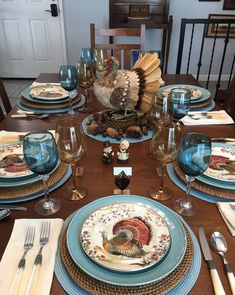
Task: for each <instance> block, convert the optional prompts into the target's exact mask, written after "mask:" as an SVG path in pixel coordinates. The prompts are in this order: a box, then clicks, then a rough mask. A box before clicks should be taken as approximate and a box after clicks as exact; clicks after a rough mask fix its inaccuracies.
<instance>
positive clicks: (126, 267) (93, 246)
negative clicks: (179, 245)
mask: <svg viewBox="0 0 235 295" xmlns="http://www.w3.org/2000/svg"><path fill="white" fill-rule="evenodd" d="M170 242H171V238H170V233H169V229H168V226H167V223H166V222H165V220H164V219H163V218H162V217H161V216H159V215H158V214H157V212H156V211H155V210H153V209H152V208H149V207H145V206H142V205H138V204H112V205H108V206H105V207H102V208H100V209H98V210H97V211H95V212H94V213H93V214H91V215H90V216H89V217H88V218H87V220H86V221H85V222H84V224H83V226H82V230H81V244H82V247H83V250H84V251H85V253H86V254H87V255H88V256H89V257H90V258H91V259H92V260H93V261H94V262H96V263H98V264H100V265H102V266H103V267H106V268H110V269H112V270H116V271H140V270H143V269H146V268H148V267H151V266H153V265H155V264H156V263H158V262H160V261H161V259H163V257H164V256H165V255H166V254H167V251H168V249H169V247H170Z"/></svg>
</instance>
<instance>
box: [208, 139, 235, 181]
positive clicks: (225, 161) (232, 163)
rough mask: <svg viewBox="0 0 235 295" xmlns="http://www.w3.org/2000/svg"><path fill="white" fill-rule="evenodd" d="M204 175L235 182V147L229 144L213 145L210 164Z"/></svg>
mask: <svg viewBox="0 0 235 295" xmlns="http://www.w3.org/2000/svg"><path fill="white" fill-rule="evenodd" d="M217 145H218V146H217ZM203 175H206V176H208V177H211V178H214V179H216V180H218V181H228V182H235V147H234V146H232V145H229V144H216V146H213V147H212V156H211V161H210V165H209V167H208V168H207V170H206V171H205V172H204V173H203Z"/></svg>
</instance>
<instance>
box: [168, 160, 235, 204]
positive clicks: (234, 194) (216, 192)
mask: <svg viewBox="0 0 235 295" xmlns="http://www.w3.org/2000/svg"><path fill="white" fill-rule="evenodd" d="M174 169H175V172H176V174H177V175H178V176H179V178H180V179H181V180H183V182H185V183H186V179H185V174H184V173H183V172H182V171H181V169H180V167H179V165H178V164H177V163H175V164H174ZM192 187H193V188H195V189H197V190H199V191H201V192H204V193H206V194H209V195H212V196H215V197H218V198H225V199H235V190H228V189H222V188H219V187H214V186H210V185H207V184H205V183H203V182H200V181H199V180H197V179H195V181H193V183H192Z"/></svg>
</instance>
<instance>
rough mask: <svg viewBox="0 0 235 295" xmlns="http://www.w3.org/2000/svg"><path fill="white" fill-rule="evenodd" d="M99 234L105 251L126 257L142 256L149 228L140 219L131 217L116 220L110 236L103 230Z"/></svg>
mask: <svg viewBox="0 0 235 295" xmlns="http://www.w3.org/2000/svg"><path fill="white" fill-rule="evenodd" d="M101 235H102V239H103V248H104V250H105V251H106V252H108V253H110V254H114V255H124V256H127V257H142V256H143V255H145V251H144V250H143V246H144V245H148V244H149V242H150V239H151V230H150V228H149V226H148V225H147V224H146V223H145V222H144V221H142V220H141V219H138V218H132V219H124V220H120V221H119V222H117V223H116V224H115V225H114V227H113V236H112V237H110V238H109V237H107V233H106V232H105V231H102V232H101Z"/></svg>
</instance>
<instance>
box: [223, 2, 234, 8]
mask: <svg viewBox="0 0 235 295" xmlns="http://www.w3.org/2000/svg"><path fill="white" fill-rule="evenodd" d="M223 10H235V0H224V5H223Z"/></svg>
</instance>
